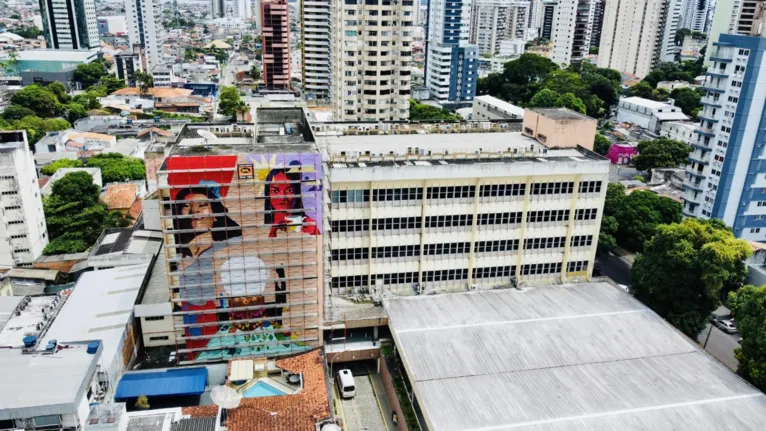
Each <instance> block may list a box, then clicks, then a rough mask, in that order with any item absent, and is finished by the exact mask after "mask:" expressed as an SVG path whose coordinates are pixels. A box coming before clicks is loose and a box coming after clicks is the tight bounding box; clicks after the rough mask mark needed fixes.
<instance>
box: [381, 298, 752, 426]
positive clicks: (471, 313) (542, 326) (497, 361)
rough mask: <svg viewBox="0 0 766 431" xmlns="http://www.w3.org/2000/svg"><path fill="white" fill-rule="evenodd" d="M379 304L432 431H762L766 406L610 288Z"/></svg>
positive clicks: (696, 349) (682, 338) (679, 335)
mask: <svg viewBox="0 0 766 431" xmlns="http://www.w3.org/2000/svg"><path fill="white" fill-rule="evenodd" d="M384 305H385V307H386V310H387V311H388V315H389V327H390V328H391V332H392V335H393V337H394V340H395V342H396V346H397V350H398V352H399V354H400V356H401V358H402V362H403V363H404V367H405V369H406V371H407V375H408V376H409V379H410V382H411V383H412V387H413V390H414V392H415V395H416V398H417V400H418V402H419V404H420V407H421V410H422V412H423V416H424V418H425V420H426V422H427V425H428V428H429V429H430V430H432V431H443V430H479V429H480V430H508V429H520V430H541V431H542V430H583V429H602V430H621V431H623V430H648V429H652V430H658V429H664V430H671V429H672V430H689V431H698V430H703V429H704V430H717V429H730V430H734V429H748V430H756V429H766V395H764V394H763V393H762V392H760V391H759V390H757V389H755V388H754V387H752V386H750V385H749V384H748V383H747V382H745V381H744V380H742V379H741V378H740V377H739V376H737V375H736V374H735V373H733V372H731V371H730V370H729V369H728V368H726V367H725V366H724V365H723V364H721V363H720V362H718V361H716V360H715V359H714V358H712V357H711V356H710V355H708V354H707V353H706V352H704V351H703V350H701V349H700V347H699V346H698V345H697V344H696V343H695V342H693V341H692V340H690V339H689V338H687V337H686V336H684V335H683V334H682V333H680V332H679V331H678V330H676V329H675V328H673V327H672V326H671V325H670V324H669V323H667V322H666V321H664V320H663V319H662V318H660V317H659V316H657V315H656V314H655V313H654V312H653V311H651V310H650V309H649V308H647V307H646V306H644V305H643V304H641V303H640V302H639V301H637V300H636V299H635V298H633V297H632V296H630V295H629V294H627V293H625V292H623V291H622V290H621V289H619V288H617V287H615V286H612V285H610V284H607V283H583V284H571V285H555V286H540V287H534V288H525V289H522V290H516V289H509V290H493V291H477V292H470V293H452V294H444V295H434V296H419V297H407V298H395V299H388V300H385V301H384Z"/></svg>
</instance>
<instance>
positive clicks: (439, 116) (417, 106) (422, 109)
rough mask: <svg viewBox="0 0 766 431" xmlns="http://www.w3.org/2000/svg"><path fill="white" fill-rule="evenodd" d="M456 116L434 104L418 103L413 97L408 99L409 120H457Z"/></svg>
mask: <svg viewBox="0 0 766 431" xmlns="http://www.w3.org/2000/svg"><path fill="white" fill-rule="evenodd" d="M458 119H459V118H458V116H457V115H455V114H453V113H451V112H450V111H448V110H446V109H443V108H437V107H436V106H431V105H426V104H425V103H418V102H417V101H416V100H414V99H410V120H411V121H428V120H447V121H453V120H458Z"/></svg>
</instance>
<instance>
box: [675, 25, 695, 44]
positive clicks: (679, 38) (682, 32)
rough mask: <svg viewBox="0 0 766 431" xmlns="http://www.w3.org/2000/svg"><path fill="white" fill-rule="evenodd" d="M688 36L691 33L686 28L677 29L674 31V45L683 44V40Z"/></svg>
mask: <svg viewBox="0 0 766 431" xmlns="http://www.w3.org/2000/svg"><path fill="white" fill-rule="evenodd" d="M690 34H692V31H691V30H689V29H688V28H679V29H678V30H676V38H675V40H674V41H675V43H676V45H681V44H683V43H684V38H685V37H686V36H688V35H690Z"/></svg>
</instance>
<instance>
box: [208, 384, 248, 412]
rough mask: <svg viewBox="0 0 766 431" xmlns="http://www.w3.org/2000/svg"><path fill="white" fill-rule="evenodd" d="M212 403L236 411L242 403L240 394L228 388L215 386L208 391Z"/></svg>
mask: <svg viewBox="0 0 766 431" xmlns="http://www.w3.org/2000/svg"><path fill="white" fill-rule="evenodd" d="M210 398H212V399H213V403H215V405H217V406H219V407H223V408H225V409H236V408H237V407H239V402H240V401H242V394H240V393H239V392H237V391H235V390H234V389H232V388H230V387H228V386H216V387H214V388H213V390H212V391H210Z"/></svg>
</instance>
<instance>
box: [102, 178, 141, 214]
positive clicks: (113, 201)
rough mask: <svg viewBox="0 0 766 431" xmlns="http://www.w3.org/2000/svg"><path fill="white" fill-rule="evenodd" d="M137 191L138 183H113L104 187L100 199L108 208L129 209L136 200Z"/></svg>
mask: <svg viewBox="0 0 766 431" xmlns="http://www.w3.org/2000/svg"><path fill="white" fill-rule="evenodd" d="M137 193H138V184H130V183H128V184H114V185H111V186H109V188H107V189H106V193H105V194H104V197H103V198H102V199H101V200H103V201H104V203H105V204H106V205H107V206H108V207H109V209H110V210H115V209H119V210H122V209H129V208H130V207H131V206H133V203H134V202H135V201H136V194H137Z"/></svg>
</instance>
